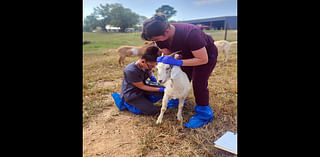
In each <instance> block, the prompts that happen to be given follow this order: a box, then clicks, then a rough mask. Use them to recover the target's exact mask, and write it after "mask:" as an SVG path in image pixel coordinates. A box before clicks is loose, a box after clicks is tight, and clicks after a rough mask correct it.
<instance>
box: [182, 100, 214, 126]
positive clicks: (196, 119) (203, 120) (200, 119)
mask: <svg viewBox="0 0 320 157" xmlns="http://www.w3.org/2000/svg"><path fill="white" fill-rule="evenodd" d="M194 111H195V112H196V114H195V115H194V116H193V117H191V118H190V119H189V123H186V124H184V126H185V127H187V128H200V127H202V126H203V125H206V124H208V123H209V122H210V123H211V122H212V118H213V111H212V109H211V107H210V106H209V105H208V106H199V105H196V107H195V108H194Z"/></svg>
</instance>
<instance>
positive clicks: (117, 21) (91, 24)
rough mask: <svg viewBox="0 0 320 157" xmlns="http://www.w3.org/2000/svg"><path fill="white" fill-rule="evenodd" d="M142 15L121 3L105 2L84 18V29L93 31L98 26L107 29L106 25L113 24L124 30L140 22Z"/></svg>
mask: <svg viewBox="0 0 320 157" xmlns="http://www.w3.org/2000/svg"><path fill="white" fill-rule="evenodd" d="M139 18H140V16H139V15H138V14H136V13H134V12H132V11H131V10H130V9H128V8H124V7H123V6H122V5H121V4H119V3H115V4H105V5H102V4H100V6H98V7H96V8H94V12H93V13H92V14H91V15H89V16H87V17H86V18H85V20H84V26H83V31H84V32H91V31H92V30H94V29H96V28H97V27H101V28H102V29H103V30H104V31H106V25H113V26H116V27H120V28H121V30H120V31H121V32H124V30H125V29H126V28H129V27H133V26H134V25H136V24H137V23H138V22H139Z"/></svg>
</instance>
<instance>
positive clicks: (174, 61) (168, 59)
mask: <svg viewBox="0 0 320 157" xmlns="http://www.w3.org/2000/svg"><path fill="white" fill-rule="evenodd" d="M157 62H162V63H164V64H170V65H177V66H181V65H182V63H183V62H182V60H177V59H174V58H173V57H171V56H162V57H157Z"/></svg>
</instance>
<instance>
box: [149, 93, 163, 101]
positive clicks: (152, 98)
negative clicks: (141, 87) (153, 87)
mask: <svg viewBox="0 0 320 157" xmlns="http://www.w3.org/2000/svg"><path fill="white" fill-rule="evenodd" d="M147 97H148V99H149V100H150V101H151V102H152V103H156V102H158V101H159V100H161V99H162V98H163V97H156V96H154V95H153V94H152V95H148V96H147Z"/></svg>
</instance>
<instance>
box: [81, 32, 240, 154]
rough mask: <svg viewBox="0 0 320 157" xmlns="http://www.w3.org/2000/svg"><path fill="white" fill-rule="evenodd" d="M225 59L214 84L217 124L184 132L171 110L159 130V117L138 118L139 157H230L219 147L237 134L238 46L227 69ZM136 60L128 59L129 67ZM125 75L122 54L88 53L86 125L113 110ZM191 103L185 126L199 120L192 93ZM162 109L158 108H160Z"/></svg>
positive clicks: (212, 100)
mask: <svg viewBox="0 0 320 157" xmlns="http://www.w3.org/2000/svg"><path fill="white" fill-rule="evenodd" d="M212 36H213V37H214V34H212ZM139 40H141V39H139ZM139 43H140V42H139ZM141 43H143V42H141ZM136 45H139V44H136ZM223 58H224V56H223V54H219V58H218V63H217V65H216V67H215V69H214V72H213V73H212V74H211V77H210V79H209V86H208V88H209V91H210V106H211V108H212V109H213V111H214V118H213V123H210V124H208V125H206V126H204V127H202V128H199V129H189V128H183V127H181V124H180V123H179V122H178V120H177V118H176V113H177V109H169V110H167V111H166V113H165V114H164V118H163V123H162V124H160V125H156V124H155V122H156V119H157V116H158V115H155V116H145V115H139V116H136V115H133V116H134V118H135V120H134V124H132V125H134V127H136V128H138V129H139V130H140V131H139V134H138V135H137V136H138V137H139V139H140V141H139V146H138V147H139V154H140V156H231V155H230V154H227V153H225V152H223V151H220V150H217V149H215V148H214V141H216V140H217V139H218V138H219V137H221V136H222V135H223V134H224V133H225V132H226V131H227V130H229V131H232V132H237V46H236V45H235V44H234V45H232V47H231V48H230V53H229V59H228V62H227V63H223ZM137 59H138V58H137V57H133V58H132V57H131V58H130V57H128V58H126V62H125V64H128V63H130V62H132V61H135V60H137ZM122 75H123V68H121V67H120V66H118V55H117V54H115V53H113V52H107V49H102V50H94V51H85V52H84V57H83V117H84V118H83V119H84V121H83V123H84V124H85V123H86V122H87V121H88V119H90V117H92V116H94V115H96V114H98V113H100V112H101V111H102V110H104V109H105V108H106V106H110V105H114V104H112V102H111V101H110V99H111V97H110V95H111V93H113V92H118V93H119V92H120V89H121V81H122ZM186 101H187V104H186V105H185V107H184V109H183V114H182V115H183V118H184V123H186V122H188V120H189V118H191V117H192V115H194V112H193V109H194V106H195V100H194V96H193V92H191V93H190V94H189V96H188V98H187V100H186ZM110 102H111V103H110ZM160 103H161V102H158V103H157V104H156V105H161V104H160ZM122 112H128V111H121V112H120V113H118V114H120V115H121V114H122Z"/></svg>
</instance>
